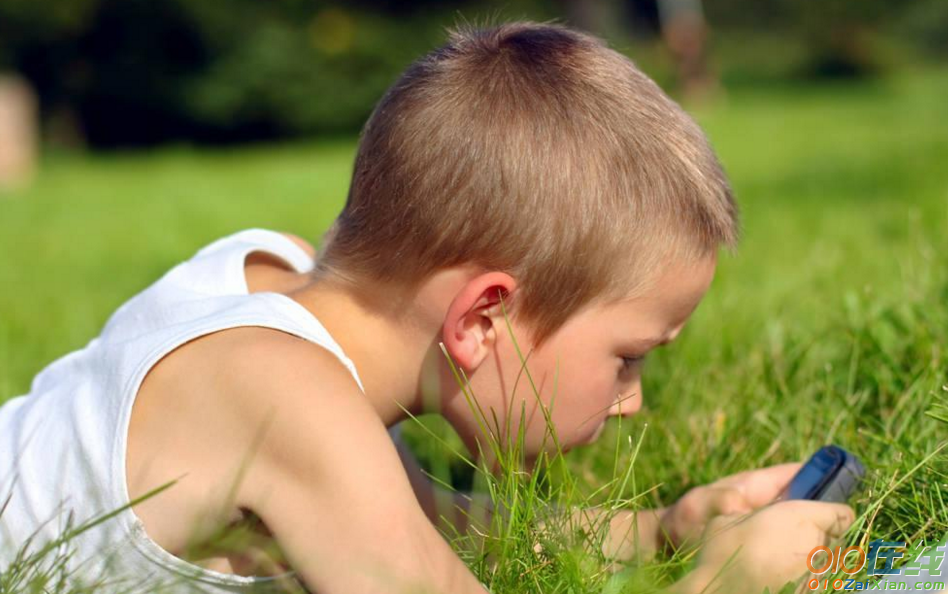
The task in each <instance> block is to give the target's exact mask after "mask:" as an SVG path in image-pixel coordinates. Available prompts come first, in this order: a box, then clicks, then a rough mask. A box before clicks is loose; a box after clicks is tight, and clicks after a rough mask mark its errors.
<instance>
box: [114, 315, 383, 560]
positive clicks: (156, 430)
mask: <svg viewBox="0 0 948 594" xmlns="http://www.w3.org/2000/svg"><path fill="white" fill-rule="evenodd" d="M380 424H381V423H380V422H379V420H378V417H377V415H375V411H374V409H373V408H372V407H371V406H370V404H369V403H368V401H367V400H366V399H365V395H364V394H363V393H362V392H361V390H360V389H359V387H358V384H356V382H355V380H354V378H353V377H352V375H351V373H350V372H349V370H348V369H346V368H345V366H344V365H343V364H342V362H341V361H340V360H339V359H338V358H337V357H336V356H335V355H333V354H332V353H331V352H330V351H328V350H327V349H325V348H323V347H321V346H319V345H316V344H314V343H312V342H310V341H307V340H304V339H301V338H298V337H296V336H294V335H291V334H288V333H285V332H282V331H279V330H275V329H271V328H265V327H256V326H249V327H239V328H231V329H227V330H222V331H219V332H215V333H212V334H208V335H205V336H202V337H200V338H199V339H196V340H194V341H191V342H189V343H187V344H185V345H182V346H181V347H179V348H178V349H176V350H175V351H172V353H170V354H169V355H168V356H167V357H165V359H163V360H162V361H161V362H160V363H159V364H158V365H156V366H155V367H154V368H153V369H152V370H151V372H150V373H149V374H148V376H147V377H146V379H145V381H144V382H143V384H142V386H141V389H140V391H139V394H138V397H137V398H136V403H135V407H134V408H133V413H132V419H131V422H130V426H129V436H128V451H127V459H126V466H127V480H128V487H129V495H130V498H135V497H136V496H137V495H140V494H142V493H144V492H147V491H148V490H149V489H152V488H154V487H155V486H157V485H159V484H163V483H164V482H165V481H167V480H168V477H169V476H170V477H182V478H181V479H180V480H179V481H178V483H177V484H176V485H175V486H174V487H173V488H172V489H171V490H169V491H168V495H167V496H164V497H155V498H153V499H151V500H148V501H145V502H143V503H141V504H139V505H137V506H136V508H135V509H136V512H137V513H138V515H139V517H140V518H141V519H142V521H143V522H144V524H145V527H146V531H147V532H148V533H149V535H150V536H151V537H152V538H153V539H154V540H156V541H157V542H158V543H159V544H160V545H161V546H163V547H164V548H166V549H168V550H170V551H172V552H175V551H176V550H179V549H180V548H181V547H182V546H184V544H185V542H186V540H187V539H188V538H191V537H192V536H193V534H189V531H191V530H194V529H195V528H194V526H193V525H191V522H190V520H189V518H194V517H199V516H200V514H201V513H202V510H207V509H215V510H217V511H218V512H219V513H218V514H217V517H218V518H226V519H228V520H229V521H235V520H236V519H237V518H239V517H240V516H241V515H242V514H243V510H251V511H253V512H255V513H258V509H259V508H262V507H264V506H265V504H264V502H265V501H267V500H268V498H269V499H270V502H269V503H268V504H266V505H269V504H272V503H273V500H274V495H278V494H279V493H280V492H281V490H282V489H283V488H284V487H285V484H284V483H285V482H286V481H287V480H291V479H292V478H293V477H291V476H289V475H288V474H287V473H286V472H285V469H288V468H305V467H307V466H311V467H319V468H322V469H323V471H324V472H325V473H326V474H327V475H331V474H332V473H333V471H334V468H335V467H336V465H337V464H349V463H351V461H349V460H347V459H346V458H347V456H351V457H353V458H354V457H356V456H359V455H361V456H363V457H365V456H366V452H365V451H362V452H361V454H360V453H359V450H358V449H356V448H352V447H347V446H345V445H344V444H341V443H340V440H347V441H348V440H353V442H354V443H359V441H360V435H361V434H362V433H363V432H364V431H365V430H366V428H369V430H370V431H374V428H376V427H377V426H378V425H380ZM383 431H384V429H383ZM304 432H305V433H311V435H309V436H307V435H303V434H302V433H304ZM304 443H306V444H307V447H297V446H298V445H301V444H304ZM363 462H364V459H363ZM313 465H315V466H313ZM275 499H277V500H278V499H280V498H279V496H277V497H276V498H275ZM168 518H180V521H177V522H175V521H168ZM205 529H211V527H209V526H208V527H205Z"/></svg>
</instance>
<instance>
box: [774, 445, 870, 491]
mask: <svg viewBox="0 0 948 594" xmlns="http://www.w3.org/2000/svg"><path fill="white" fill-rule="evenodd" d="M865 474H866V469H865V468H863V465H862V463H861V462H859V459H858V458H856V456H854V455H852V454H850V453H849V452H847V451H846V450H844V449H843V448H841V447H839V446H836V445H828V446H824V447H822V448H820V449H819V450H818V451H817V452H816V453H815V454H813V456H812V457H811V458H810V459H809V460H807V463H806V464H804V465H803V467H802V468H800V470H799V472H797V474H796V475H795V476H794V477H793V480H791V481H790V483H789V484H788V485H787V486H786V487H785V488H784V489H783V491H781V492H780V494H779V495H777V498H776V499H774V501H782V500H785V499H811V500H813V501H830V502H835V503H846V501H847V500H848V499H849V498H850V497H851V496H852V494H853V493H854V492H855V491H856V489H857V488H858V487H859V484H860V483H861V481H862V478H863V476H865Z"/></svg>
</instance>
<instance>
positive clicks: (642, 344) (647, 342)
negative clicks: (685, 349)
mask: <svg viewBox="0 0 948 594" xmlns="http://www.w3.org/2000/svg"><path fill="white" fill-rule="evenodd" d="M665 342H668V341H667V340H665V339H664V338H662V337H661V336H656V337H654V338H634V339H632V344H633V345H635V347H636V348H639V349H642V350H646V349H650V348H653V347H655V346H657V345H661V344H664V343H665Z"/></svg>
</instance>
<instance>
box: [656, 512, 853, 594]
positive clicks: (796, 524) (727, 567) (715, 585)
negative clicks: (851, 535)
mask: <svg viewBox="0 0 948 594" xmlns="http://www.w3.org/2000/svg"><path fill="white" fill-rule="evenodd" d="M854 519H855V513H854V512H853V510H852V508H851V507H849V506H848V505H845V504H842V503H827V502H822V501H806V500H791V501H779V502H777V503H774V504H773V505H770V506H768V507H765V508H763V509H761V510H759V511H757V512H754V513H751V514H744V515H741V514H734V515H722V516H718V517H716V518H714V519H713V520H711V521H710V522H709V523H708V525H707V529H706V531H705V534H704V540H703V542H702V546H701V551H700V553H699V554H698V559H697V565H696V569H695V570H694V571H693V572H692V573H691V574H689V575H688V576H686V578H685V579H683V580H682V581H681V582H679V583H677V584H676V585H675V586H676V587H675V588H673V591H678V592H697V591H703V592H709V593H710V592H717V591H720V592H728V593H729V594H731V593H733V594H745V593H746V594H760V592H762V591H763V589H764V588H765V587H768V588H770V591H771V592H776V591H778V590H780V589H781V588H782V587H783V586H784V585H785V584H786V583H787V582H791V581H794V580H796V579H798V578H799V577H800V576H802V575H804V574H807V573H808V572H807V566H806V558H807V555H808V554H809V553H810V551H812V550H813V548H814V547H817V546H820V545H829V544H830V541H831V540H832V539H833V538H837V537H840V536H842V535H843V533H845V532H846V530H847V529H848V528H849V526H850V525H851V524H852V523H853V520H854ZM708 585H710V587H708V588H707V589H705V586H708ZM803 587H804V588H805V586H803Z"/></svg>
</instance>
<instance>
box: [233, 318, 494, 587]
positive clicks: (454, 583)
mask: <svg viewBox="0 0 948 594" xmlns="http://www.w3.org/2000/svg"><path fill="white" fill-rule="evenodd" d="M245 351H251V352H244V353H243V354H241V355H240V358H241V360H240V361H237V362H236V364H235V365H234V367H233V370H234V371H233V373H232V374H230V375H231V377H232V379H231V380H229V381H230V385H229V386H228V388H229V390H230V391H232V392H233V393H234V398H233V400H232V402H233V403H234V406H235V407H237V408H238V409H239V410H238V413H237V414H239V415H241V416H242V418H243V419H244V421H245V422H243V423H241V424H239V425H238V426H239V427H240V428H241V430H242V431H244V432H246V435H244V436H242V437H237V439H238V441H243V442H244V443H247V442H251V443H255V444H256V447H255V450H254V455H253V457H252V459H251V462H250V463H249V464H248V466H247V468H246V471H245V475H244V478H243V480H242V481H241V484H240V486H239V488H238V493H237V502H236V503H237V505H239V506H241V507H246V508H247V509H250V510H252V511H253V512H254V513H256V514H257V515H258V516H259V517H260V518H261V519H262V520H263V522H264V523H265V524H266V526H267V528H268V529H269V530H270V532H271V533H272V534H273V536H274V538H275V539H276V541H277V543H278V544H279V546H280V547H281V549H282V550H283V551H284V553H285V554H286V556H287V558H288V560H289V562H290V565H291V566H292V567H293V569H294V570H296V572H297V574H298V575H299V577H300V578H302V580H303V581H304V583H305V585H306V587H307V588H308V589H310V590H313V591H318V592H320V594H336V593H338V594H349V593H350V592H360V593H366V594H375V593H377V594H382V593H383V592H384V593H392V594H395V593H400V592H409V591H418V590H411V588H412V587H415V588H419V587H421V588H425V590H422V591H426V592H432V593H435V592H437V593H441V592H444V593H451V594H454V593H459V594H484V592H485V591H486V590H485V589H484V587H483V586H482V585H481V584H480V583H479V582H478V581H477V579H476V578H475V576H474V575H473V574H472V573H471V572H470V570H469V569H468V568H467V566H465V565H464V563H463V562H462V561H461V560H460V558H458V557H457V555H456V554H455V553H454V551H453V550H452V549H451V547H450V546H449V545H448V543H447V542H445V540H444V539H443V538H442V536H441V535H440V534H439V533H438V531H437V530H436V529H435V528H434V526H433V525H432V524H431V523H430V522H429V520H428V518H427V517H426V516H425V514H424V512H423V511H422V509H421V507H420V506H419V505H418V502H417V500H416V499H415V495H414V493H413V492H412V489H411V486H410V484H409V481H408V479H407V477H406V475H405V472H404V470H403V469H402V465H401V461H400V460H399V456H398V453H397V452H396V450H395V447H394V446H393V444H392V442H391V439H390V438H389V435H388V433H387V432H386V430H385V426H384V425H383V424H382V423H381V421H380V420H379V418H378V416H377V415H376V413H375V411H374V409H373V408H372V406H371V405H370V403H369V402H368V401H367V400H366V398H365V396H364V395H363V394H362V393H361V391H360V390H359V389H358V387H357V386H356V384H355V382H354V381H353V379H352V376H351V375H350V374H349V372H348V371H347V370H346V369H345V368H344V367H343V366H342V365H341V364H340V363H339V361H338V360H337V359H336V358H335V357H334V356H333V355H332V354H331V353H329V352H328V351H326V350H325V349H322V348H320V347H318V346H316V345H313V344H311V343H304V342H302V341H299V340H298V339H295V338H293V337H291V336H289V335H284V334H282V333H272V334H271V338H269V339H266V340H259V341H256V344H255V345H254V346H252V347H251V348H248V349H245ZM260 361H265V362H266V365H265V366H264V365H262V364H261V363H259V362H260ZM263 367H266V369H265V370H263V369H262V368H263Z"/></svg>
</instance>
